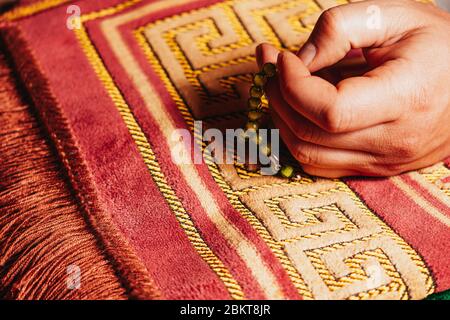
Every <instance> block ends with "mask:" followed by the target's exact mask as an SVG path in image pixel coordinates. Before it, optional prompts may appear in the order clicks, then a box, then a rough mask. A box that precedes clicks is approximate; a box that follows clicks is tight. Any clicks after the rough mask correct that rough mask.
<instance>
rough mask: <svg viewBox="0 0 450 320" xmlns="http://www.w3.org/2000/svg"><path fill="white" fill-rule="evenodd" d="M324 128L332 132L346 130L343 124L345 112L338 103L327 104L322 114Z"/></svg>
mask: <svg viewBox="0 0 450 320" xmlns="http://www.w3.org/2000/svg"><path fill="white" fill-rule="evenodd" d="M320 119H321V121H322V126H323V129H325V130H326V131H328V132H330V133H342V132H344V131H345V126H344V124H343V112H341V110H340V108H339V107H337V106H336V105H330V106H326V107H325V108H323V109H322V112H321V114H320Z"/></svg>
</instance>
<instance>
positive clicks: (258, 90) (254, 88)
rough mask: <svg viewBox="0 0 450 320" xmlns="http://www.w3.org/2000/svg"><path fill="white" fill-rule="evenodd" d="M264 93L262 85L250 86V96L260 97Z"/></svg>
mask: <svg viewBox="0 0 450 320" xmlns="http://www.w3.org/2000/svg"><path fill="white" fill-rule="evenodd" d="M263 95H264V91H263V89H262V88H261V87H257V86H252V87H251V88H250V97H251V98H258V99H260V98H261V97H262V96H263Z"/></svg>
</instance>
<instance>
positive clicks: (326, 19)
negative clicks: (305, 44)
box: [318, 7, 343, 34]
mask: <svg viewBox="0 0 450 320" xmlns="http://www.w3.org/2000/svg"><path fill="white" fill-rule="evenodd" d="M318 23H319V25H320V28H321V31H322V32H326V33H328V34H334V33H339V32H341V31H343V24H342V15H341V12H340V8H339V7H334V8H330V9H327V10H325V11H324V12H323V13H322V15H321V16H320V18H319V21H318Z"/></svg>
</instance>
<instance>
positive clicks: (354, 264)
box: [306, 248, 409, 300]
mask: <svg viewBox="0 0 450 320" xmlns="http://www.w3.org/2000/svg"><path fill="white" fill-rule="evenodd" d="M306 255H307V256H308V258H309V259H310V260H311V261H312V262H313V263H314V267H315V268H316V270H317V272H318V273H319V274H320V276H321V278H322V279H323V280H324V282H325V284H326V285H327V287H328V288H329V289H330V290H331V291H335V290H337V289H340V288H342V287H345V286H347V285H349V284H352V283H354V282H355V281H364V280H367V279H368V275H367V274H366V272H365V271H364V269H362V268H361V264H362V263H364V262H366V261H367V260H368V258H375V259H376V260H377V261H378V262H379V263H380V265H381V266H382V267H383V270H384V272H386V274H387V275H388V276H389V277H390V278H391V279H392V281H391V282H389V283H388V284H386V285H383V286H380V287H377V288H375V289H371V290H368V291H365V292H360V293H358V294H356V295H353V296H351V297H349V298H348V299H349V300H362V299H370V298H373V297H376V296H378V295H380V294H384V293H388V292H398V293H399V294H400V296H401V298H400V299H401V300H408V299H409V294H408V291H407V286H406V284H405V282H404V281H403V279H402V278H401V276H400V274H399V273H398V271H397V270H396V269H395V266H394V265H393V264H392V262H391V261H390V260H389V258H388V257H387V256H386V255H385V253H384V252H383V250H382V249H380V248H378V249H375V250H367V251H364V252H359V253H357V254H355V255H354V256H352V257H349V258H347V259H345V260H344V263H345V264H346V265H347V266H348V267H349V269H350V272H349V275H347V276H344V277H341V278H339V279H336V278H335V277H334V276H333V275H332V274H331V272H330V271H329V270H328V268H327V267H326V266H325V264H324V263H323V261H322V259H321V258H320V257H321V252H320V250H317V249H316V250H311V251H307V252H306Z"/></svg>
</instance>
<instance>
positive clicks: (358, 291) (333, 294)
mask: <svg viewBox="0 0 450 320" xmlns="http://www.w3.org/2000/svg"><path fill="white" fill-rule="evenodd" d="M336 4H337V2H336V1H300V0H297V1H295V0H294V1H279V0H269V1H255V0H252V1H247V0H243V1H227V2H222V3H219V4H216V5H212V6H210V7H206V8H202V9H199V10H194V11H191V12H186V13H183V14H180V15H176V16H172V17H169V18H166V19H163V20H159V21H157V22H154V23H152V24H149V25H147V26H145V27H142V28H140V29H138V30H136V33H135V36H136V39H137V41H138V43H139V44H140V46H141V48H142V49H143V51H144V52H145V54H146V56H147V58H148V61H149V63H150V64H151V65H152V66H153V68H154V70H155V71H156V72H157V74H158V75H159V76H160V77H161V80H162V81H163V82H164V83H165V85H166V88H167V90H168V92H169V93H170V94H171V96H172V98H173V99H174V101H175V102H176V103H177V106H178V108H179V110H180V112H181V113H182V115H183V116H184V117H185V120H186V122H187V123H188V124H189V125H192V123H193V121H194V120H199V119H206V121H207V122H208V124H209V125H211V126H214V125H215V124H217V123H219V122H220V123H222V124H221V125H224V124H223V123H224V122H225V126H228V127H232V126H236V125H239V121H238V119H239V113H242V112H243V111H244V110H245V105H246V103H245V100H246V97H247V92H248V87H249V82H250V74H251V73H252V72H254V71H255V68H256V67H255V62H254V61H255V58H254V49H255V47H256V45H257V44H258V43H260V42H270V43H273V44H274V45H277V46H278V47H283V48H287V49H290V50H295V49H296V48H298V47H299V46H300V44H301V43H302V42H303V41H304V40H305V39H306V37H307V35H308V32H309V31H310V30H311V29H312V26H313V24H314V22H315V21H316V19H317V17H318V16H319V14H320V12H321V11H323V10H324V9H326V8H328V7H331V6H334V5H336ZM236 115H237V116H236ZM208 166H209V169H210V171H211V174H212V175H213V177H214V179H215V181H216V182H217V183H218V185H219V186H220V187H221V188H222V190H223V191H224V192H225V194H226V195H227V197H228V199H229V201H230V202H231V204H232V205H233V206H234V207H235V208H236V209H237V210H238V211H239V212H240V213H241V214H242V215H243V216H244V217H245V218H246V219H247V220H248V221H249V222H250V223H251V224H252V226H253V227H254V228H255V230H256V231H257V232H258V233H259V234H260V236H261V237H262V238H263V239H264V240H265V241H266V243H267V244H268V245H269V247H270V248H271V249H272V251H273V253H274V254H275V256H277V258H278V259H279V260H280V262H281V263H282V265H283V267H284V268H285V270H286V272H287V273H288V274H289V276H290V277H291V280H292V281H293V283H294V285H295V286H296V288H297V289H298V291H299V293H300V294H302V295H303V297H304V298H306V299H314V298H315V299H380V298H382V299H386V298H388V299H418V298H422V297H424V296H426V295H428V294H429V293H431V292H433V290H434V284H433V280H432V278H431V276H430V273H429V271H428V269H427V267H426V265H425V263H424V262H423V261H422V259H421V257H420V256H419V255H418V254H417V253H416V252H415V251H414V250H413V249H412V248H411V247H410V246H409V245H408V244H407V243H406V242H405V241H404V240H403V239H401V238H400V237H399V236H398V235H397V234H395V232H394V231H393V230H392V229H391V228H390V227H389V226H387V225H386V224H385V223H384V222H383V221H381V220H380V219H379V218H378V217H377V216H376V215H375V214H374V213H372V212H371V211H370V210H369V209H368V208H367V207H366V206H365V205H364V204H363V203H362V202H361V201H360V199H359V198H358V197H357V196H356V195H355V194H354V193H353V192H352V191H351V190H350V189H349V188H348V187H347V186H346V185H345V183H343V182H341V181H331V180H323V179H316V178H313V177H308V176H302V177H300V178H299V179H297V180H296V181H291V182H287V181H286V180H283V179H280V178H277V177H263V176H260V175H258V174H255V173H250V172H247V171H246V170H245V168H243V167H242V166H240V165H237V164H236V165H216V164H215V163H214V162H213V161H212V159H208ZM433 172H434V171H433ZM424 174H425V175H427V176H426V177H428V179H434V176H433V173H424ZM437 180H439V179H438V178H436V179H435V180H432V181H431V180H430V181H431V182H432V183H436V181H437Z"/></svg>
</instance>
